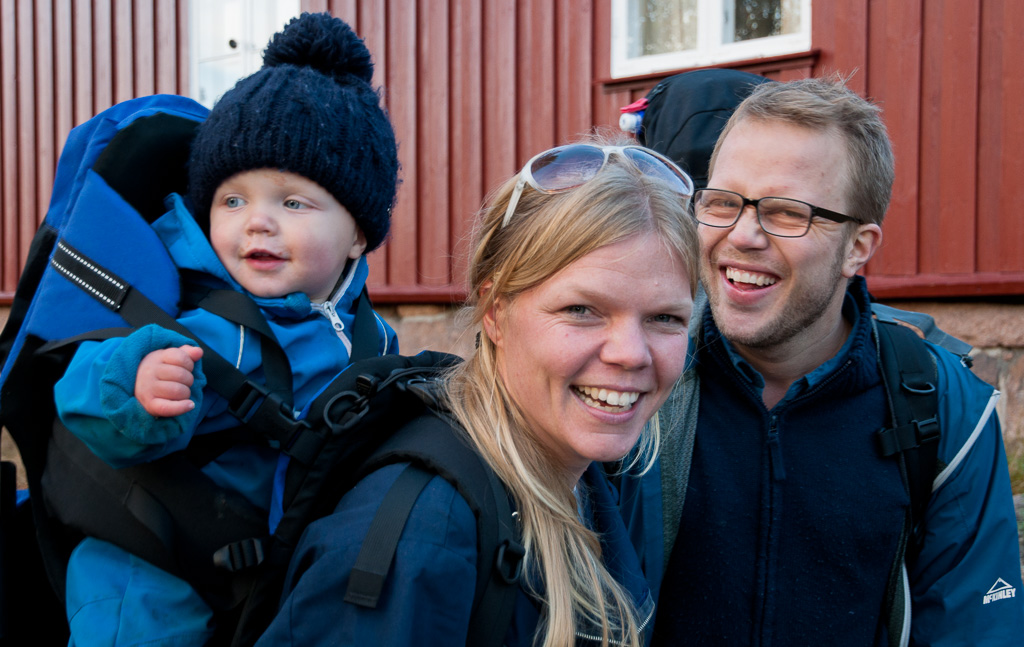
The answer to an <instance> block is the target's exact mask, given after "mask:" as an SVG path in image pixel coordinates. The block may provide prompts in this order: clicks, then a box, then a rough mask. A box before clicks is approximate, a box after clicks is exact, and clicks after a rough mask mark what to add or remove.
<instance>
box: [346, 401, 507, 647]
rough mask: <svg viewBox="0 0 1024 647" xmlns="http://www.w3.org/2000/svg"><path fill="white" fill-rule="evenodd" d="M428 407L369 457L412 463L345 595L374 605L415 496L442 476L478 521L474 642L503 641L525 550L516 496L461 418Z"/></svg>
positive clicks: (376, 463)
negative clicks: (462, 430) (469, 438)
mask: <svg viewBox="0 0 1024 647" xmlns="http://www.w3.org/2000/svg"><path fill="white" fill-rule="evenodd" d="M442 415H443V414H438V413H436V412H430V413H426V414H424V415H422V416H420V417H419V418H416V419H415V420H414V421H412V422H411V423H409V424H408V425H406V426H405V427H404V428H403V429H402V430H400V431H399V432H398V433H396V434H395V435H394V436H393V437H392V438H391V439H389V441H388V442H386V443H385V444H384V445H383V446H382V447H381V448H380V450H379V451H378V452H377V453H376V454H375V456H374V457H373V458H371V460H370V461H368V464H367V471H372V470H374V469H377V468H379V467H382V466H384V465H387V464H391V463H396V462H405V461H409V462H411V465H410V467H409V468H407V469H406V470H404V471H403V472H402V474H401V475H400V476H399V478H398V480H396V481H395V484H394V485H393V486H392V487H391V489H390V490H389V492H388V493H387V495H386V496H385V498H384V501H383V502H382V504H381V507H380V510H379V511H378V513H377V516H376V517H375V518H374V520H373V522H372V524H371V527H370V531H369V533H368V534H367V537H366V539H365V540H364V542H363V547H362V549H361V550H360V553H359V556H358V558H357V560H356V568H355V569H353V576H352V577H351V578H350V580H349V586H348V590H347V591H346V594H345V600H346V601H348V602H352V603H354V604H359V605H361V606H366V607H371V608H372V607H375V606H376V604H377V602H378V600H379V596H380V591H381V589H382V588H383V585H384V580H385V579H386V577H387V573H388V570H389V569H390V566H391V563H392V561H393V559H394V548H395V546H396V545H397V543H398V538H399V537H400V536H401V534H402V530H403V528H404V527H405V522H406V520H407V518H408V516H409V513H410V512H411V510H412V507H413V505H414V503H415V500H416V497H418V496H419V493H420V491H422V489H423V488H424V487H425V486H426V484H427V483H428V482H429V481H430V479H431V478H433V476H434V475H440V476H442V477H443V478H444V479H445V480H447V481H448V482H449V483H451V484H452V485H453V486H454V487H455V488H456V490H457V491H458V492H459V494H460V495H461V496H462V497H463V498H464V499H465V500H466V503H467V504H468V505H469V507H470V509H471V510H472V511H473V514H474V516H475V517H476V520H477V546H478V556H477V583H476V592H475V595H474V602H473V613H472V619H471V621H470V626H469V633H468V638H467V644H470V645H501V643H502V640H503V639H504V637H505V633H506V632H507V630H508V626H509V623H510V622H511V621H512V614H513V611H514V610H515V599H516V595H517V591H518V581H519V575H520V570H521V567H522V558H523V556H524V555H525V550H524V548H523V547H522V545H521V544H520V543H519V537H518V529H517V527H516V524H515V521H514V519H513V515H512V509H511V505H510V504H509V497H508V494H507V492H506V490H505V488H504V486H503V485H502V484H501V482H500V481H499V480H498V478H497V476H496V475H495V474H494V472H493V470H491V469H490V468H489V467H488V466H487V465H486V463H485V462H484V461H483V459H482V458H481V457H480V456H479V455H478V454H477V453H476V452H475V451H474V450H473V449H471V448H470V447H469V446H468V445H467V444H466V443H465V442H464V441H463V440H462V439H461V438H460V437H459V436H458V435H457V433H456V432H455V431H454V425H455V424H456V423H455V422H454V421H452V420H449V419H447V418H443V417H442Z"/></svg>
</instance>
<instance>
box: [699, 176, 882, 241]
mask: <svg viewBox="0 0 1024 647" xmlns="http://www.w3.org/2000/svg"><path fill="white" fill-rule="evenodd" d="M706 191H718V192H719V193H728V194H729V195H734V196H736V197H738V198H739V199H740V200H742V201H743V204H742V205H741V206H740V208H739V210H738V211H737V212H736V217H735V218H733V221H732V222H731V223H729V224H728V225H714V224H711V223H709V222H704V221H703V220H701V219H700V218H699V217H697V203H698V197H699V195H700V194H701V193H703V192H706ZM762 200H787V201H789V202H797V203H799V204H802V205H806V206H807V207H809V208H810V210H811V215H810V217H808V218H807V227H806V228H805V229H804V231H803V233H802V234H797V235H795V236H790V235H787V234H776V233H774V232H770V231H768V230H767V229H765V226H764V222H762V221H761V210H760V208H759V206H760V204H761V201H762ZM747 207H754V213H755V214H756V215H757V226H758V227H760V228H761V231H763V232H764V233H765V234H767V235H768V236H775V237H776V238H803V237H804V236H806V235H807V232H809V231H810V230H811V224H812V223H813V222H814V219H815V218H824V219H825V220H831V221H832V222H838V223H840V224H841V223H846V222H855V223H857V224H864V222H863V221H862V220H860V219H859V218H854V217H853V216H848V215H846V214H845V213H839V212H838V211H832V210H831V209H826V208H825V207H818V206H815V205H813V204H811V203H810V202H805V201H803V200H797V199H796V198H786V197H783V196H777V195H766V196H762V197H760V198H758V199H757V200H751V199H750V198H748V197H747V196H745V195H743V194H742V193H737V192H735V191H728V190H726V189H715V188H712V187H705V188H703V189H697V190H696V191H694V192H693V218H694V220H696V221H697V222H698V223H700V224H702V225H704V226H706V227H715V228H716V229H728V228H730V227H734V226H736V223H737V222H739V221H740V218H741V217H742V216H743V212H744V211H746V210H747Z"/></svg>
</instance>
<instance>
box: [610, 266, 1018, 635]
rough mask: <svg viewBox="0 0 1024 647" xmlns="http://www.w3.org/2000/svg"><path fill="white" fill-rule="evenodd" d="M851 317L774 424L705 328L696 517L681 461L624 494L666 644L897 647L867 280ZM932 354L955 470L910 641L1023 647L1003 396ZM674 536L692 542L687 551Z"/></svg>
mask: <svg viewBox="0 0 1024 647" xmlns="http://www.w3.org/2000/svg"><path fill="white" fill-rule="evenodd" d="M844 315H845V316H846V317H847V318H848V319H850V320H852V321H853V322H854V324H855V325H854V328H853V331H852V332H851V334H850V337H849V339H848V340H847V342H846V344H845V346H844V347H843V348H842V349H841V350H840V352H839V353H838V354H837V356H836V357H834V358H833V359H831V360H829V361H828V362H826V363H825V364H823V365H822V366H821V367H819V368H818V369H816V370H815V371H813V372H812V373H810V374H809V375H808V376H805V378H803V379H801V380H799V381H798V382H797V383H795V384H794V385H793V386H792V387H791V389H790V391H789V393H787V395H786V397H785V398H784V399H783V400H782V401H781V402H779V403H778V404H777V405H776V406H775V407H773V409H772V410H771V411H768V410H766V409H765V407H764V405H763V403H762V401H761V385H762V384H763V382H762V380H761V377H760V376H759V375H758V374H757V372H756V371H754V370H753V368H752V367H751V366H750V365H749V364H747V363H746V362H744V361H743V360H742V359H741V358H739V356H738V355H736V354H735V353H734V352H732V350H731V349H730V347H729V344H728V343H727V342H726V341H725V340H724V339H723V338H722V337H721V335H720V333H719V332H718V330H717V328H716V327H715V325H714V322H713V321H712V320H711V318H710V317H707V318H706V321H705V322H704V326H703V329H702V335H701V337H702V340H701V342H699V343H696V344H694V346H695V348H696V351H695V354H694V356H693V357H692V358H691V359H692V361H691V363H690V365H689V368H688V371H687V373H688V375H689V378H688V380H689V381H687V379H685V378H684V381H683V382H682V383H681V384H683V385H686V388H688V389H689V392H690V394H691V395H690V397H689V398H688V400H687V402H686V403H685V406H684V407H679V408H683V409H686V410H688V411H689V413H690V414H691V420H695V421H696V441H695V443H694V446H693V458H692V462H691V467H690V473H689V478H688V486H687V488H686V490H685V499H684V503H683V507H682V511H681V522H680V523H678V524H675V522H674V519H678V518H679V516H678V515H679V514H680V513H679V511H677V510H673V505H672V504H673V501H675V500H678V499H679V498H680V497H679V496H678V495H677V496H673V497H670V496H665V491H666V490H665V489H664V488H665V485H666V484H671V483H673V482H674V480H673V479H674V475H675V473H676V472H677V471H678V466H679V464H680V463H681V461H680V460H679V454H674V453H673V452H671V451H670V452H669V453H668V454H666V455H663V456H662V457H661V459H660V461H659V465H658V466H657V468H656V469H655V470H652V471H651V472H649V473H648V474H647V475H645V476H644V477H643V478H642V479H640V480H636V479H627V480H626V481H625V482H624V483H623V485H622V490H623V514H624V515H625V517H626V519H627V520H628V521H629V523H630V526H631V528H630V530H631V533H632V534H633V536H634V540H635V541H636V542H637V543H638V546H639V548H640V553H641V554H642V557H643V560H644V566H645V569H646V570H647V573H648V577H649V578H650V579H651V581H652V589H654V590H655V591H656V595H658V596H659V600H660V604H659V613H658V616H657V619H656V629H655V644H659V643H660V644H675V643H677V642H684V643H685V644H692V645H773V644H774V645H796V644H828V645H856V646H858V647H859V646H863V645H886V644H889V642H888V635H887V633H886V631H885V629H884V628H883V626H882V619H883V618H884V613H883V609H884V608H886V602H885V600H884V599H883V598H884V594H885V590H886V584H887V582H888V579H889V571H890V568H891V567H892V566H893V564H894V562H895V561H896V560H895V556H896V554H897V543H898V541H899V536H900V532H901V529H902V525H903V519H904V513H905V510H906V506H907V505H908V502H909V497H908V496H907V494H906V492H905V490H904V486H903V484H902V480H901V477H900V474H899V469H898V466H897V464H896V463H895V461H893V460H892V459H884V458H882V457H881V456H880V455H879V454H878V452H877V450H876V446H875V439H874V433H875V432H876V431H877V430H878V429H880V428H881V427H882V426H883V425H884V424H885V423H886V411H887V408H886V403H885V392H884V389H883V387H882V384H881V376H880V373H879V367H878V351H877V347H876V344H875V340H874V336H873V334H872V331H873V321H872V320H871V316H870V305H869V303H868V296H867V291H866V289H865V287H864V283H863V280H862V279H857V280H856V281H855V282H854V283H853V285H852V287H851V289H850V290H849V292H848V295H847V300H846V303H845V305H844ZM929 347H930V350H931V351H932V354H933V356H934V357H935V360H936V362H937V365H938V368H939V384H938V388H939V393H940V400H939V416H940V424H941V426H942V439H941V443H940V447H939V460H940V461H941V463H942V464H944V465H946V467H945V468H944V469H943V470H942V472H941V473H940V474H939V475H938V477H937V478H936V479H935V481H934V485H933V494H932V499H931V502H930V503H929V506H928V511H927V513H926V516H925V520H924V524H923V527H922V528H921V530H920V535H921V537H922V538H923V544H922V549H921V552H920V556H919V558H918V559H917V560H916V562H914V563H913V564H910V565H909V572H908V573H907V574H906V576H905V577H906V583H907V586H908V590H909V593H910V600H911V613H910V614H908V617H909V618H910V627H909V631H906V632H905V633H904V637H903V641H904V643H903V644H906V641H908V640H909V641H910V642H911V644H916V645H967V644H970V645H1007V644H1016V643H1019V640H1020V637H1021V636H1022V635H1024V606H1022V604H1021V598H1020V597H1019V596H1020V594H1021V579H1020V562H1019V552H1018V546H1017V532H1016V521H1015V516H1014V510H1013V504H1012V498H1011V493H1010V484H1009V478H1008V475H1007V469H1006V456H1005V454H1004V450H1003V445H1002V439H1001V436H1000V430H999V422H998V419H997V417H996V415H995V412H994V408H995V403H996V400H997V398H998V395H999V394H998V392H997V391H995V390H994V389H993V388H992V387H991V386H989V385H987V384H985V383H984V382H982V381H981V380H979V379H978V378H977V377H975V376H974V375H973V374H972V373H971V372H970V371H969V370H967V369H966V368H964V367H963V366H962V365H961V364H960V362H959V360H958V358H956V357H955V356H953V355H952V354H950V353H948V352H946V351H944V350H942V349H939V348H937V347H934V346H931V345H930V346H929ZM698 378H699V379H698ZM698 389H699V409H696V407H698V402H697V400H696V398H695V397H693V396H694V395H696V393H697V390H698ZM693 414H696V415H695V416H693ZM677 419H678V416H677ZM664 431H665V432H666V433H669V434H671V433H673V431H679V430H678V429H675V428H673V429H668V430H664ZM669 487H670V489H671V486H669ZM666 530H668V533H667V534H668V535H669V537H671V535H672V534H673V533H674V532H677V533H678V534H677V535H676V536H675V539H674V543H673V542H672V541H671V539H670V541H669V542H666V541H665V538H666ZM666 543H668V544H669V545H668V546H666ZM666 555H670V557H669V559H668V560H667V564H666V560H665V556H666ZM899 566H900V565H897V568H899ZM666 569H667V570H666ZM663 572H664V580H663V581H660V592H658V588H659V580H661V579H662V574H663Z"/></svg>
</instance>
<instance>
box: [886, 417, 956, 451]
mask: <svg viewBox="0 0 1024 647" xmlns="http://www.w3.org/2000/svg"><path fill="white" fill-rule="evenodd" d="M940 435H941V429H940V428H939V420H938V418H935V417H932V418H929V419H927V420H923V421H917V420H911V421H910V422H909V423H907V424H905V425H901V426H899V427H891V428H888V429H879V430H878V434H877V438H878V448H879V450H880V451H881V452H882V456H892V455H893V454H897V453H899V452H903V451H906V450H908V449H913V448H914V447H920V446H921V445H924V444H927V443H933V442H935V441H937V440H938V439H939V436H940Z"/></svg>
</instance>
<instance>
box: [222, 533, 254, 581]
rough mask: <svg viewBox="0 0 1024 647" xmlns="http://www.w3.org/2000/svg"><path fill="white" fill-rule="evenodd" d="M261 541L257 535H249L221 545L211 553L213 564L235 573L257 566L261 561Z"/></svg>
mask: <svg viewBox="0 0 1024 647" xmlns="http://www.w3.org/2000/svg"><path fill="white" fill-rule="evenodd" d="M263 558H264V553H263V541H262V540H261V539H259V538H257V537H249V538H248V539H242V540H241V541H235V542H232V543H230V544H228V545H227V546H222V547H220V548H219V549H217V551H216V552H214V553H213V565H214V566H216V567H217V568H220V569H223V570H226V571H230V572H232V573H237V572H238V571H241V570H244V569H247V568H252V567H253V566H258V565H260V564H261V563H262V562H263Z"/></svg>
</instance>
